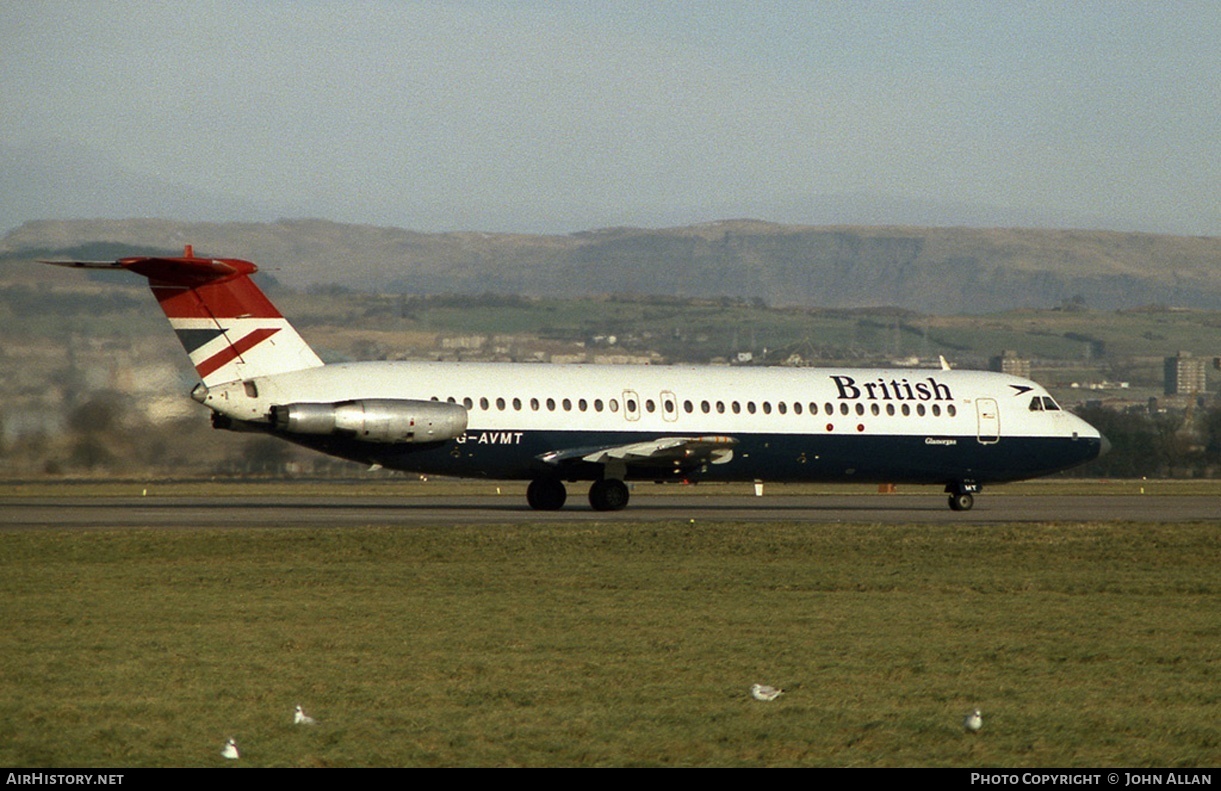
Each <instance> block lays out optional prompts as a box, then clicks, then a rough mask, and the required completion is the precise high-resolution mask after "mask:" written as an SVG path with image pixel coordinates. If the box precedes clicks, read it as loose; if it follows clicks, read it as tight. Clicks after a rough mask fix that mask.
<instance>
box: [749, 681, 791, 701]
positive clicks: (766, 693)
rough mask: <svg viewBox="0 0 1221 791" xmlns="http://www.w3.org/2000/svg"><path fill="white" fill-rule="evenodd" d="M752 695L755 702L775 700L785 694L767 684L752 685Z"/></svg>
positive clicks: (781, 690)
mask: <svg viewBox="0 0 1221 791" xmlns="http://www.w3.org/2000/svg"><path fill="white" fill-rule="evenodd" d="M750 694H751V697H753V698H754V699H755V700H775V699H776V698H778V697H780V696H781V695H783V694H784V690H783V689H776V688H775V687H769V686H768V685H766V684H752V685H751V687H750Z"/></svg>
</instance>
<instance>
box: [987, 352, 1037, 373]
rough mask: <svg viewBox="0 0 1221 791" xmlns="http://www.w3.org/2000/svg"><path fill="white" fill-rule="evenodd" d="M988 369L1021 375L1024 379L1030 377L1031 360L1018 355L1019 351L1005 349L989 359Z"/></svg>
mask: <svg viewBox="0 0 1221 791" xmlns="http://www.w3.org/2000/svg"><path fill="white" fill-rule="evenodd" d="M988 369H989V370H991V371H999V372H1000V373H1003V374H1011V375H1013V376H1020V377H1022V378H1023V379H1029V378H1030V360H1029V358H1026V357H1018V353H1017V352H1015V351H1014V350H1013V349H1005V351H1003V352H1001V353H1000V355H999V356H997V357H993V358H992V359H991V360H989V361H988Z"/></svg>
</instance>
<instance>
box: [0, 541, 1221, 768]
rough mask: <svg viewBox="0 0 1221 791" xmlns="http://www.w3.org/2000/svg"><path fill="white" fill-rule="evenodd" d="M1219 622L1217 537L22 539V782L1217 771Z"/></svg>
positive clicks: (12, 646)
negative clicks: (589, 773)
mask: <svg viewBox="0 0 1221 791" xmlns="http://www.w3.org/2000/svg"><path fill="white" fill-rule="evenodd" d="M1219 593H1221V541H1219V536H1218V526H1217V525H1216V524H1186V525H1184V524H1176V525H1151V524H1049V525H1035V526H1030V525H1023V526H1013V527H996V526H992V527H971V526H945V527H941V526H936V527H904V526H898V527H896V526H879V525H869V524H843V525H803V524H791V523H787V524H786V523H771V524H765V525H759V524H752V525H739V524H732V523H729V524H726V523H721V524H709V525H692V524H689V523H682V522H673V523H639V524H605V523H598V522H574V523H572V524H558V525H545V526H542V525H540V526H526V527H522V526H477V527H474V526H472V527H436V528H414V527H413V528H402V527H389V526H379V525H369V526H367V527H364V528H359V529H345V530H312V529H292V530H288V529H285V530H280V529H258V530H244V531H242V530H229V531H225V530H175V531H147V530H137V529H131V530H105V531H80V532H67V531H12V532H6V533H3V534H0V616H2V617H3V622H4V639H3V640H0V669H2V673H0V765H6V766H214V765H221V764H227V765H235V764H236V765H241V766H374V765H376V766H555V765H560V766H595V765H613V766H654V765H663V766H673V765H698V766H721V765H728V766H759V765H775V766H783V765H803V766H1002V767H1005V766H1039V767H1042V766H1162V767H1185V766H1216V765H1218V764H1219V763H1221V729H1219V727H1218V716H1217V715H1218V711H1219V708H1218V704H1219V703H1221V596H1219ZM754 682H762V683H769V684H773V685H776V686H781V687H784V688H785V690H786V694H785V695H783V696H782V697H781V698H780V699H779V700H777V701H776V702H774V703H759V702H756V701H754V700H752V699H751V698H750V695H749V687H750V685H751V684H752V683H754ZM298 703H300V704H302V705H303V706H304V707H305V708H306V710H307V711H309V712H310V713H311V714H312V715H314V716H315V717H317V718H318V720H319V725H317V726H315V727H312V728H305V727H294V726H293V725H292V724H291V723H292V713H293V707H294V706H295V705H296V704H298ZM974 707H979V708H981V709H982V710H983V713H984V728H983V731H982V732H981V733H979V734H975V735H968V734H965V733H964V732H963V731H962V728H961V720H962V716H963V714H964V713H965V712H966V711H968V710H969V709H971V708H974ZM229 736H233V737H235V738H236V739H237V741H238V744H239V745H240V747H241V749H242V751H243V758H242V760H240V761H238V762H227V761H225V760H224V759H222V758H221V757H220V748H221V746H222V744H223V743H224V741H225V739H226V738H227V737H229Z"/></svg>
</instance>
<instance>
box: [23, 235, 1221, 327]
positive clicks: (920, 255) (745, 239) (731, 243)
mask: <svg viewBox="0 0 1221 791" xmlns="http://www.w3.org/2000/svg"><path fill="white" fill-rule="evenodd" d="M186 243H190V244H193V245H194V246H195V249H196V251H197V254H203V255H216V256H224V257H235V258H247V259H250V260H252V261H254V262H255V263H257V264H258V265H259V266H260V268H262V269H263V270H265V271H268V272H270V273H271V274H273V275H274V276H275V277H276V278H277V279H278V280H279V281H281V282H282V283H284V284H285V285H288V286H291V287H295V288H304V287H307V286H310V285H322V284H341V285H344V286H347V287H349V288H353V289H358V290H373V291H403V292H408V293H467V294H472V293H488V292H490V293H516V294H525V295H533V296H569V297H570V296H579V295H585V294H607V293H637V294H652V295H661V296H676V297H720V296H732V297H739V298H758V299H762V300H764V301H765V302H767V303H769V304H772V305H801V306H815V307H866V306H879V305H894V306H898V307H902V308H906V309H909V310H916V311H920V312H924V313H940V314H947V313H988V312H994V311H1000V310H1007V309H1011V308H1020V307H1037V308H1048V307H1054V306H1057V305H1061V304H1069V303H1076V304H1081V301H1082V300H1084V304H1085V306H1086V307H1089V308H1095V309H1105V310H1112V309H1121V308H1133V307H1138V306H1143V305H1151V304H1162V305H1168V306H1176V307H1193V308H1206V309H1221V238H1217V237H1181V236H1161V235H1154V234H1140V233H1118V232H1110V231H1056V230H1036V229H975V228H906V227H876V228H875V227H850V226H842V227H807V226H794V225H777V224H773V223H767V222H762V221H756V220H727V221H722V222H714V223H707V224H702V225H694V226H688V227H682V228H666V229H657V230H650V229H639V228H613V229H604V230H596V231H587V232H582V233H577V234H571V235H567V236H541V235H517V234H484V233H415V232H412V231H407V230H403V229H399V228H381V227H372V226H363V225H345V224H340V223H333V222H328V221H324V220H291V221H288V220H284V221H278V222H270V223H184V222H173V221H168V220H74V221H38V222H29V223H26V224H24V225H22V226H21V227H20V228H17V229H15V230H13V231H12V232H10V233H9V234H8V235H6V236H5V237H4V238H3V240H0V257H3V259H6V260H8V261H10V262H11V261H14V260H16V259H21V258H24V257H34V256H35V255H37V256H47V255H53V254H56V252H57V251H68V250H77V251H79V250H88V249H90V248H97V247H98V246H99V245H104V247H102V248H101V249H105V250H114V249H116V248H121V247H122V246H124V245H127V246H130V247H132V248H133V249H135V248H139V249H140V250H148V249H162V250H166V251H178V250H181V248H182V245H183V244H186ZM75 254H77V255H80V254H82V253H80V252H77V253H75Z"/></svg>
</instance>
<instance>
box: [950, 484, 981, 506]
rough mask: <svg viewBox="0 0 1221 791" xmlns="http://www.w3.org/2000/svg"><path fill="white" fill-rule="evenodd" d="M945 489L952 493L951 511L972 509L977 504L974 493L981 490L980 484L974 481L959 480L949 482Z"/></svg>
mask: <svg viewBox="0 0 1221 791" xmlns="http://www.w3.org/2000/svg"><path fill="white" fill-rule="evenodd" d="M945 490H946V491H947V492H949V495H950V510H951V511H970V510H971V507H972V506H974V505H975V495H974V493H975V492H978V491H979V484H978V483H975V482H974V481H958V482H956V483H947V484H946V485H945Z"/></svg>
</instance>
